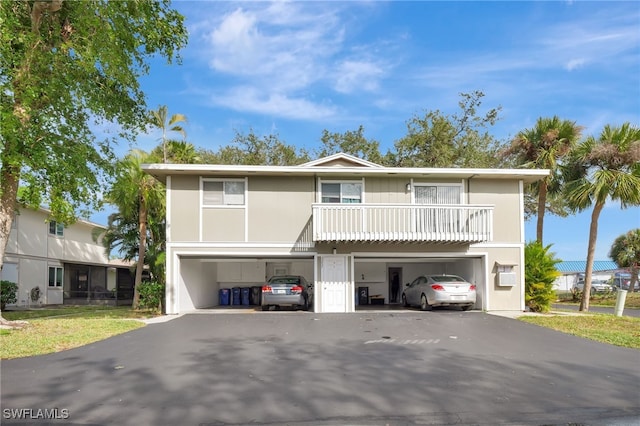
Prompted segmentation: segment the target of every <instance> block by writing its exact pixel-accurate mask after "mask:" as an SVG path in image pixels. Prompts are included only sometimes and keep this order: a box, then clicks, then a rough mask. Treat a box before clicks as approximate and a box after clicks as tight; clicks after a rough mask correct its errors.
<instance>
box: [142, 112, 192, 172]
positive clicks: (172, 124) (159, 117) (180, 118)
mask: <svg viewBox="0 0 640 426" xmlns="http://www.w3.org/2000/svg"><path fill="white" fill-rule="evenodd" d="M168 114H169V113H168V112H167V106H166V105H160V106H159V107H158V109H156V110H152V111H151V112H150V113H149V123H150V124H151V125H152V126H153V127H156V128H158V129H160V131H161V132H162V136H161V138H160V140H161V141H162V162H163V163H166V162H167V132H177V133H180V134H181V135H182V137H183V138H186V137H187V132H186V131H185V130H184V127H182V126H181V125H180V124H179V123H186V122H187V117H186V116H184V115H183V114H173V115H172V116H171V117H168Z"/></svg>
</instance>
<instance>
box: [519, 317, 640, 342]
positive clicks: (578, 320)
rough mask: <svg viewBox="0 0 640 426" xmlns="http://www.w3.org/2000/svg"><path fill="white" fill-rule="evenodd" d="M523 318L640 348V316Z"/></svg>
mask: <svg viewBox="0 0 640 426" xmlns="http://www.w3.org/2000/svg"><path fill="white" fill-rule="evenodd" d="M519 319H520V320H521V321H524V322H528V323H531V324H536V325H539V326H542V327H547V328H551V329H554V330H558V331H561V332H563V333H568V334H573V335H575V336H580V337H585V338H587V339H591V340H595V341H598V342H603V343H609V344H611V345H616V346H623V347H625V348H634V349H640V318H633V317H627V316H622V317H616V316H615V315H612V314H594V313H579V314H575V315H554V314H544V315H532V316H522V317H520V318H519Z"/></svg>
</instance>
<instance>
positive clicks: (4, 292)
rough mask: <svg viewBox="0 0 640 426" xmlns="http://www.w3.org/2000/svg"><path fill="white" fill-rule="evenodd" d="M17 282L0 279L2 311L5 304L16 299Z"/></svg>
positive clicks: (0, 308) (14, 301) (0, 304)
mask: <svg viewBox="0 0 640 426" xmlns="http://www.w3.org/2000/svg"><path fill="white" fill-rule="evenodd" d="M17 294H18V284H16V283H14V282H11V281H5V280H2V281H0V310H3V311H4V308H5V306H7V305H8V304H11V303H16V302H17V301H18V298H17Z"/></svg>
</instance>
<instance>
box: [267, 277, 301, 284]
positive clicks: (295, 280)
mask: <svg viewBox="0 0 640 426" xmlns="http://www.w3.org/2000/svg"><path fill="white" fill-rule="evenodd" d="M269 282H270V283H271V284H300V278H296V277H287V278H272V279H271V281H269Z"/></svg>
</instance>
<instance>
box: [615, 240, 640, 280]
mask: <svg viewBox="0 0 640 426" xmlns="http://www.w3.org/2000/svg"><path fill="white" fill-rule="evenodd" d="M609 257H610V258H611V259H613V261H614V262H616V264H617V265H618V267H620V268H630V269H631V283H630V284H629V291H630V292H633V289H634V286H635V283H636V281H638V269H639V268H640V228H638V229H632V230H631V231H629V232H627V233H626V234H623V235H620V236H619V237H618V238H616V239H615V241H614V242H613V245H612V246H611V250H609Z"/></svg>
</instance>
